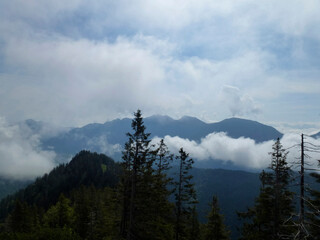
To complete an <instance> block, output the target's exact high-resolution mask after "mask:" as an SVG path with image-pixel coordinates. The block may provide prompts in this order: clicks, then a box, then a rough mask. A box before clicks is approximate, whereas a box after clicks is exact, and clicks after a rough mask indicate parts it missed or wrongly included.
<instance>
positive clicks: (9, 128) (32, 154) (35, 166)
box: [0, 118, 55, 180]
mask: <svg viewBox="0 0 320 240" xmlns="http://www.w3.org/2000/svg"><path fill="white" fill-rule="evenodd" d="M0 142H1V144H0V176H1V177H3V178H9V179H19V180H24V179H28V180H30V179H34V178H35V177H37V176H41V175H42V174H44V173H46V172H49V171H50V170H52V168H53V167H54V166H55V162H54V158H55V153H54V152H52V151H43V150H41V149H40V147H39V144H40V141H39V135H36V134H32V131H31V130H30V129H29V128H28V127H27V126H23V127H22V126H21V125H20V126H19V125H18V124H17V125H8V124H7V123H6V122H5V120H4V119H3V118H1V119H0Z"/></svg>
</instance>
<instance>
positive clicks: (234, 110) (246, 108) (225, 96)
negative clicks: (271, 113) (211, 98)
mask: <svg viewBox="0 0 320 240" xmlns="http://www.w3.org/2000/svg"><path fill="white" fill-rule="evenodd" d="M220 96H221V100H222V101H221V103H224V104H225V105H227V107H228V108H229V110H230V112H231V114H232V116H243V115H247V114H251V113H253V114H257V113H259V112H260V109H259V107H258V106H257V105H256V103H255V102H254V100H253V99H252V98H251V97H249V96H247V95H243V94H241V92H240V89H239V88H237V87H233V86H226V85H225V86H223V88H222V91H221V93H220Z"/></svg>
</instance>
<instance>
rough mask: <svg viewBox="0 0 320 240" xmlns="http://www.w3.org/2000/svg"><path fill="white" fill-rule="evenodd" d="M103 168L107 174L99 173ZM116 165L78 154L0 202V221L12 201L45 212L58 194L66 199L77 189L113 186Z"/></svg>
mask: <svg viewBox="0 0 320 240" xmlns="http://www.w3.org/2000/svg"><path fill="white" fill-rule="evenodd" d="M103 169H107V171H103ZM120 171H121V169H120V165H119V164H118V163H115V162H114V161H113V160H112V159H111V158H109V157H107V156H105V155H103V154H97V153H91V152H89V151H81V152H79V153H78V154H77V155H76V156H75V157H74V158H73V159H72V160H71V161H70V163H68V164H61V165H59V166H57V167H56V168H54V169H53V170H52V171H51V172H50V173H49V174H45V175H44V176H43V177H41V178H37V179H36V181H35V182H34V183H33V184H30V185H29V186H28V187H26V188H25V189H22V190H20V191H19V192H17V193H16V194H14V195H11V196H8V197H6V198H4V199H3V200H2V201H1V202H0V220H1V219H4V218H5V217H6V216H7V215H8V213H10V212H11V211H12V210H13V208H14V204H15V201H16V200H19V201H20V202H26V203H27V204H29V205H33V204H34V205H36V206H38V207H41V208H44V209H46V210H47V209H48V208H49V207H50V206H51V205H53V204H55V203H56V202H57V201H58V199H59V196H60V194H61V193H63V194H64V195H65V196H69V195H70V192H71V191H72V190H73V189H76V188H79V187H80V186H82V185H83V186H90V185H94V186H96V187H100V188H101V187H107V186H110V187H114V186H116V185H117V183H118V181H119V180H118V179H119V178H118V176H119V174H120Z"/></svg>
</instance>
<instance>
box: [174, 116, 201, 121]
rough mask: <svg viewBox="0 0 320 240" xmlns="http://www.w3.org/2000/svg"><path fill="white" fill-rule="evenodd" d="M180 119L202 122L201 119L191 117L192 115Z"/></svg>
mask: <svg viewBox="0 0 320 240" xmlns="http://www.w3.org/2000/svg"><path fill="white" fill-rule="evenodd" d="M179 121H184V122H202V121H201V120H200V119H198V118H196V117H191V116H186V115H185V116H183V117H181V118H180V119H179Z"/></svg>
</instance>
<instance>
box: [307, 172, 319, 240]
mask: <svg viewBox="0 0 320 240" xmlns="http://www.w3.org/2000/svg"><path fill="white" fill-rule="evenodd" d="M311 176H312V177H313V178H315V179H316V181H317V183H320V174H318V173H312V174H311ZM307 206H308V209H309V213H308V214H307V219H308V223H307V225H306V228H307V233H308V235H307V237H308V238H307V239H314V240H319V239H320V191H318V190H315V189H311V190H310V198H309V199H308V201H307Z"/></svg>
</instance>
